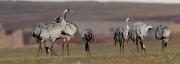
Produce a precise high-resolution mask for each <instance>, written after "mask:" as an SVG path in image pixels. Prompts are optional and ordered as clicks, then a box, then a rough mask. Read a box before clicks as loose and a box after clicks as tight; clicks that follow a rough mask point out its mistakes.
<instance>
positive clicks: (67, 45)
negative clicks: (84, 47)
mask: <svg viewBox="0 0 180 64" xmlns="http://www.w3.org/2000/svg"><path fill="white" fill-rule="evenodd" d="M66 47H67V52H68V56H69V43H67V44H66Z"/></svg>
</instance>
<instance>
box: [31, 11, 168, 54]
mask: <svg viewBox="0 0 180 64" xmlns="http://www.w3.org/2000/svg"><path fill="white" fill-rule="evenodd" d="M69 12H72V11H71V10H70V9H65V10H64V12H63V17H60V16H58V17H57V18H56V20H55V21H54V22H52V23H48V24H43V23H40V24H38V25H37V26H36V27H35V29H34V30H33V31H32V35H33V37H35V38H36V40H37V43H39V49H38V55H39V52H40V51H41V53H42V44H43V45H44V47H45V51H46V54H49V53H51V55H56V53H55V51H54V49H53V45H54V42H55V41H56V40H57V39H60V38H62V39H63V44H62V50H63V55H64V47H65V44H66V48H67V52H68V56H69V42H65V41H69V40H70V39H71V38H72V37H73V36H74V35H75V34H76V33H78V27H77V26H76V25H75V24H74V23H73V22H71V21H68V20H67V18H66V16H67V13H69ZM129 20H130V18H127V19H126V27H125V28H117V30H116V31H115V33H114V40H115V45H116V43H117V42H118V43H120V51H123V50H124V41H125V40H126V39H128V38H129V39H131V40H132V41H134V42H136V46H137V51H139V43H140V46H141V49H142V50H144V51H146V50H145V45H144V44H143V39H144V37H145V36H146V34H147V31H148V29H150V28H152V26H146V24H145V23H143V22H137V23H134V24H133V25H132V26H131V27H129V25H128V21H129ZM170 32H171V31H170V29H169V28H168V27H167V26H163V25H160V26H159V27H158V28H157V30H156V38H157V39H159V40H162V42H163V47H162V48H163V50H164V48H165V47H166V46H167V42H168V39H169V36H170ZM82 38H83V40H85V41H86V43H85V50H86V52H87V55H90V49H89V42H91V41H93V40H94V34H93V32H92V30H90V29H87V30H85V31H84V32H83V33H82Z"/></svg>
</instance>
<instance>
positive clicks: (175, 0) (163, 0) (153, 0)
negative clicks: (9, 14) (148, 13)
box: [14, 0, 180, 3]
mask: <svg viewBox="0 0 180 64" xmlns="http://www.w3.org/2000/svg"><path fill="white" fill-rule="evenodd" d="M14 1H18V0H14ZM20 1H59V2H64V1H98V2H146V3H180V0H20Z"/></svg>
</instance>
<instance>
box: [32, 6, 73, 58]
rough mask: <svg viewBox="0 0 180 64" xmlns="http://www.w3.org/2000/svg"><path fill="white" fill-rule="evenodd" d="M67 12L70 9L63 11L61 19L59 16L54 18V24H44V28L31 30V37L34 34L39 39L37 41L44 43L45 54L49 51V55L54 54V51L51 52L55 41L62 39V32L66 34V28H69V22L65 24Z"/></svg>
mask: <svg viewBox="0 0 180 64" xmlns="http://www.w3.org/2000/svg"><path fill="white" fill-rule="evenodd" d="M68 12H70V9H65V10H64V12H63V18H61V17H60V16H59V17H58V18H56V20H55V22H52V23H48V24H44V25H43V26H44V27H39V26H37V27H36V28H35V29H34V30H33V32H32V33H33V35H34V34H36V36H38V37H40V39H39V40H41V42H43V43H44V46H45V49H46V53H47V54H48V53H49V50H50V51H51V55H52V54H53V52H54V54H55V51H54V50H53V44H54V42H55V40H57V39H59V38H61V37H64V32H68V31H67V27H69V26H71V25H70V22H67V19H66V14H67V13H68ZM71 24H72V23H71ZM42 29H43V30H42ZM39 48H40V49H39V50H41V44H40V45H39ZM39 50H38V53H39Z"/></svg>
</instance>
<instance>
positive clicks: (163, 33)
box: [155, 25, 171, 51]
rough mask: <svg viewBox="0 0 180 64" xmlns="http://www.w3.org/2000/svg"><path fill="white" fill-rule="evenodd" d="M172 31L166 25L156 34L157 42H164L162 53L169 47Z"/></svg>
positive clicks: (160, 26) (160, 27)
mask: <svg viewBox="0 0 180 64" xmlns="http://www.w3.org/2000/svg"><path fill="white" fill-rule="evenodd" d="M170 34H171V30H170V28H169V27H168V26H166V25H159V26H158V27H157V29H156V32H155V37H156V39H157V40H162V51H164V48H166V47H167V43H168V41H169V38H170Z"/></svg>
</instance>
